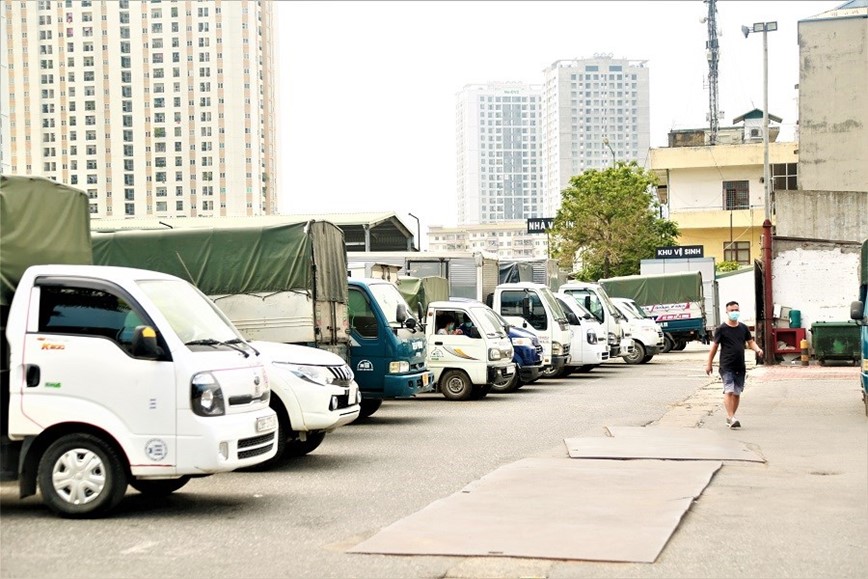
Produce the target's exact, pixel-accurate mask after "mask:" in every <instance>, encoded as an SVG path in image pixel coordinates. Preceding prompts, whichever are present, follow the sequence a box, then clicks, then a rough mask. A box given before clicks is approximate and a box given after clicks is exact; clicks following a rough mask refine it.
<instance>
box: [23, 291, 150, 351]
mask: <svg viewBox="0 0 868 579" xmlns="http://www.w3.org/2000/svg"><path fill="white" fill-rule="evenodd" d="M143 323H144V322H143V321H142V319H141V317H140V316H139V315H138V314H137V313H136V312H135V311H133V309H132V308H131V307H130V305H129V304H128V303H127V302H126V301H125V300H124V299H123V298H120V297H118V296H116V295H114V294H111V293H109V292H106V291H103V290H98V289H91V288H76V287H54V286H43V287H42V288H41V289H40V299H39V332H43V333H48V334H72V335H78V336H101V337H103V338H108V339H110V340H112V341H114V342H116V343H117V344H118V345H120V346H122V347H124V348H125V349H126V348H127V347H128V346H129V345H130V341H131V340H132V337H133V330H134V329H135V328H136V326H139V325H142V324H143Z"/></svg>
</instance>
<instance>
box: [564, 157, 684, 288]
mask: <svg viewBox="0 0 868 579" xmlns="http://www.w3.org/2000/svg"><path fill="white" fill-rule="evenodd" d="M655 182H656V181H655V178H654V175H653V174H652V173H650V172H649V171H646V170H644V169H643V168H641V167H639V165H637V164H636V163H635V162H630V163H623V162H618V163H616V164H615V166H614V167H609V168H607V169H605V170H602V171H600V170H597V169H589V170H587V171H585V172H583V173H582V174H581V175H576V176H574V177H571V178H570V186H569V187H567V188H566V189H564V190H563V191H562V192H561V196H562V201H561V208H560V210H558V213H557V215H556V216H555V221H554V225H553V227H552V230H551V236H552V246H553V255H554V256H555V257H556V258H557V259H558V261H559V262H560V264H561V266H563V267H567V268H572V267H573V262H574V260H575V259H576V258H577V257H578V259H579V262H580V263H581V268H580V269H579V271H578V273H577V277H578V278H579V279H581V280H585V281H595V280H598V279H600V278H606V277H612V276H619V275H634V274H638V273H639V265H640V262H641V260H643V259H653V258H654V255H655V248H657V247H661V246H669V245H675V240H676V238H677V237H678V233H679V232H678V226H677V225H676V224H675V223H674V222H672V221H669V220H668V219H663V218H661V217H660V212H659V207H660V206H659V204H658V203H657V200H656V198H655V196H654V195H653V186H654V184H655Z"/></svg>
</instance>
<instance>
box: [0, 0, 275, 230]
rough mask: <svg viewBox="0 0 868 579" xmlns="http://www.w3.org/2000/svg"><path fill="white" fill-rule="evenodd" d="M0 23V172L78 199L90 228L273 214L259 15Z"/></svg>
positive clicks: (18, 8)
mask: <svg viewBox="0 0 868 579" xmlns="http://www.w3.org/2000/svg"><path fill="white" fill-rule="evenodd" d="M3 10H4V13H5V16H6V35H5V37H4V38H3V44H4V48H3V50H4V52H5V51H7V50H8V62H7V63H6V64H7V67H6V68H5V69H4V70H3V73H4V77H3V79H2V81H3V85H4V87H8V92H9V97H8V98H9V100H8V107H7V106H4V107H3V108H4V110H6V111H8V123H9V137H10V138H9V155H10V158H9V165H8V167H7V165H6V164H5V163H6V160H5V159H4V167H3V169H4V171H6V170H7V168H8V170H9V172H10V173H14V174H21V175H41V176H44V177H48V178H50V179H54V180H56V181H59V182H62V183H66V184H69V185H73V186H77V187H79V188H81V189H84V190H85V191H87V192H88V194H89V195H90V197H91V213H92V215H93V216H95V217H125V216H129V217H143V216H156V217H161V216H166V217H177V216H197V215H202V216H212V215H214V216H218V215H261V214H267V213H272V212H275V211H276V193H275V192H276V190H277V187H276V184H277V183H276V178H275V162H274V161H275V128H276V127H275V125H274V123H275V117H274V98H273V94H274V77H273V48H272V44H273V32H272V10H273V8H272V5H271V3H270V2H255V1H249V0H244V1H240V2H205V1H197V0H194V1H190V2H137V1H129V0H119V1H117V2H92V1H90V0H76V1H71V0H65V1H48V0H45V1H38V2H36V1H31V2H26V3H25V2H17V1H12V0H4V6H3ZM4 105H5V103H4ZM3 120H4V126H5V122H6V120H7V118H4V119H3ZM4 142H5V141H4Z"/></svg>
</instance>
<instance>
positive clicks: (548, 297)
mask: <svg viewBox="0 0 868 579" xmlns="http://www.w3.org/2000/svg"><path fill="white" fill-rule="evenodd" d="M539 293H540V294H541V295H542V298H543V300H545V302H546V305H548V307H549V309H550V310H551V312H552V315H553V316H554V318H555V320H556V321H558V322H566V321H567V315H566V314H565V313H564V310H563V308H561V304H559V303H558V301H557V300H556V299H555V296H554V295H552V290H550V289H549V288H547V287H546V288H540V290H539Z"/></svg>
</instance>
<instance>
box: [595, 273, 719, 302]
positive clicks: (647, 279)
mask: <svg viewBox="0 0 868 579" xmlns="http://www.w3.org/2000/svg"><path fill="white" fill-rule="evenodd" d="M599 284H600V285H601V286H603V289H605V290H606V293H607V294H609V296H610V297H613V298H632V299H633V300H635V301H636V303H637V304H639V305H640V306H652V305H657V304H674V303H679V302H702V300H703V292H702V274H701V273H700V272H698V271H685V272H679V273H660V274H650V275H627V276H622V277H610V278H607V279H601V280H600V281H599Z"/></svg>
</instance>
